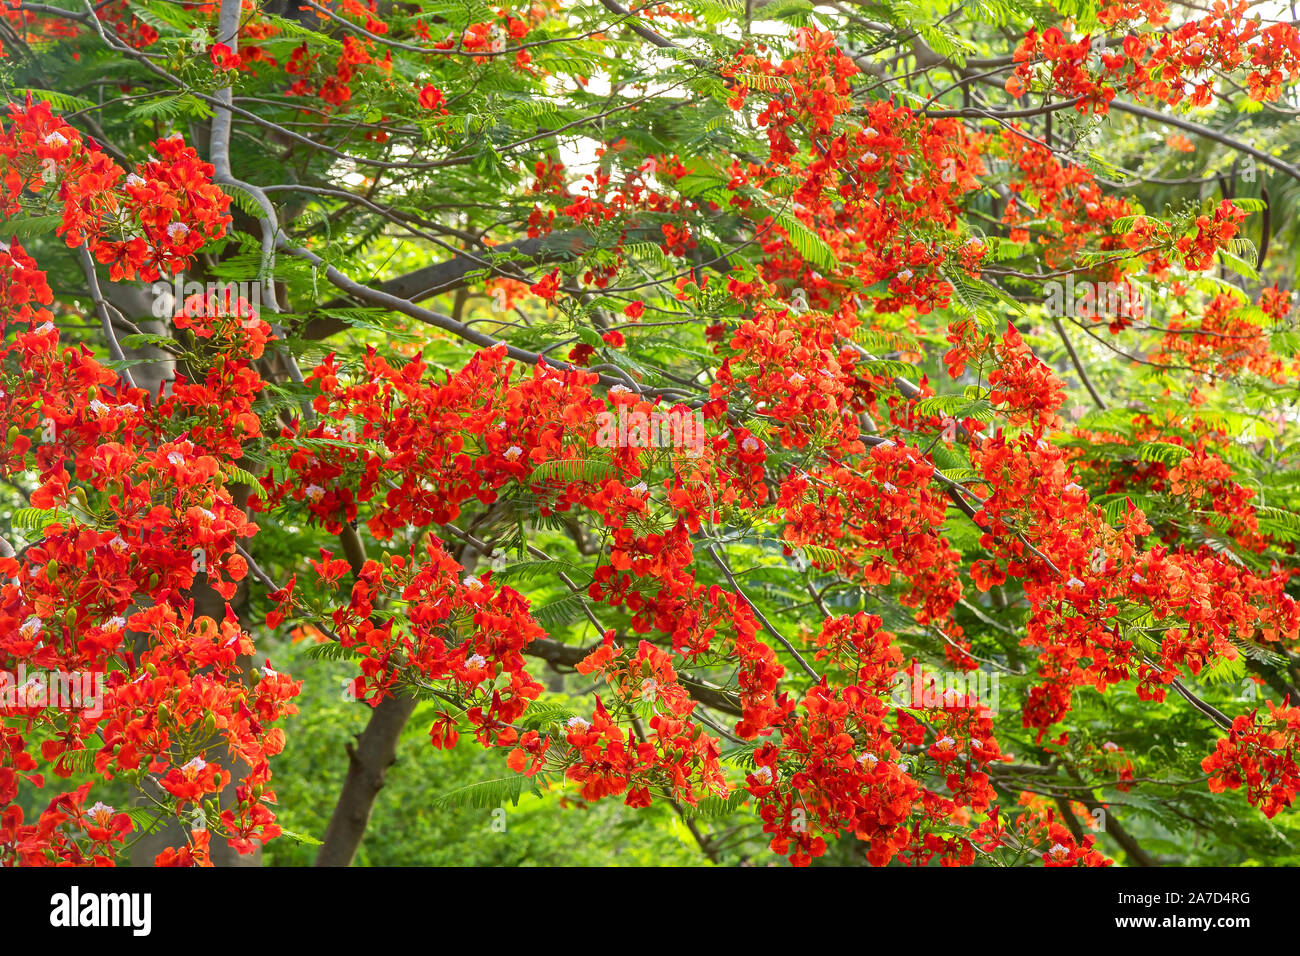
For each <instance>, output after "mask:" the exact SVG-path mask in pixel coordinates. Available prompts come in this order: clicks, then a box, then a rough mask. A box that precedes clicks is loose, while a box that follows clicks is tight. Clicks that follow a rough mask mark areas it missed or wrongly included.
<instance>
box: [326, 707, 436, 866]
mask: <svg viewBox="0 0 1300 956" xmlns="http://www.w3.org/2000/svg"><path fill="white" fill-rule="evenodd" d="M415 705H416V700H415V698H414V697H386V698H384V699H383V700H382V701H380V702H379V704H378V705H377V706H376V707H375V708H374V709H373V710H372V711H371V712H370V722H369V723H368V724H366V729H365V730H363V731H362V732H361V733H360V734H359V735H358V736H357V742H356V744H355V745H354V744H348V748H347V750H348V775H347V777H346V778H345V779H344V781H343V790H342V792H341V793H340V794H339V799H338V803H336V804H335V805H334V812H333V814H331V815H330V822H329V825H328V826H327V827H326V828H325V836H324V837H323V838H322V841H321V847H320V850H318V851H317V853H316V866H351V865H352V860H353V859H354V858H355V857H356V855H357V849H358V848H359V847H360V846H361V838H362V837H363V836H364V835H365V832H366V826H367V825H368V824H369V823H370V813H371V811H372V810H373V809H374V805H375V798H376V797H378V796H379V791H380V790H382V789H383V788H384V783H385V782H386V781H387V777H388V768H389V767H391V766H392V765H393V763H394V762H395V761H396V760H397V743H398V740H399V739H400V738H401V735H402V728H403V727H405V726H406V722H407V720H409V719H410V717H411V712H412V711H414V710H415Z"/></svg>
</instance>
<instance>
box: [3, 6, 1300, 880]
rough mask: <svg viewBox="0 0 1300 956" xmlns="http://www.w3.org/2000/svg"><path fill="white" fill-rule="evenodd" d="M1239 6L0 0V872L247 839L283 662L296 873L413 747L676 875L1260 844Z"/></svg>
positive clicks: (1276, 760)
mask: <svg viewBox="0 0 1300 956" xmlns="http://www.w3.org/2000/svg"><path fill="white" fill-rule="evenodd" d="M1275 15H1276V11H1273V10H1272V8H1270V7H1267V6H1261V7H1260V8H1259V9H1258V10H1254V11H1252V9H1251V8H1250V5H1249V4H1248V3H1246V2H1240V3H1236V4H1228V3H1225V2H1223V0H1215V3H1214V5H1213V8H1212V9H1207V8H1205V7H1202V6H1199V5H1194V4H1181V3H1169V4H1166V3H1165V2H1164V0H1141V2H1135V3H1127V2H1122V0H1119V2H1104V3H1101V4H1095V3H1092V2H1080V0H1064V2H1062V3H1060V4H1058V9H1057V10H1052V9H1049V8H1047V7H1041V6H1037V5H1030V4H1027V3H1023V2H1020V0H976V2H974V3H972V4H963V5H953V6H948V5H943V4H934V3H929V2H925V0H891V2H882V3H865V2H864V3H857V2H853V3H851V4H849V5H838V4H836V5H827V6H814V5H813V4H811V3H809V2H807V0H774V2H763V0H754V2H748V3H745V4H739V3H728V2H718V0H681V2H677V0H670V2H665V3H651V4H647V5H643V6H639V7H635V8H633V9H627V8H624V7H623V6H621V5H620V4H619V3H618V2H616V0H599V2H595V3H586V2H583V3H575V4H567V3H556V2H553V0H552V2H547V0H542V2H537V3H533V4H531V5H519V4H514V5H510V4H507V5H506V6H503V7H499V8H498V7H494V6H490V5H484V4H479V3H475V2H465V3H445V2H442V0H413V2H409V3H402V4H391V3H387V2H383V3H381V2H379V0H368V2H366V0H338V2H330V0H325V2H316V0H300V2H299V3H281V2H280V0H265V2H261V3H259V2H257V0H242V2H241V0H221V2H220V3H168V2H163V0H107V2H103V3H99V4H93V5H92V4H91V3H89V2H87V0H80V2H78V0H48V2H42V3H28V2H26V0H10V2H9V3H7V4H6V5H5V6H4V7H3V18H2V19H3V28H2V29H0V45H2V47H3V53H4V59H3V60H2V61H0V80H2V81H3V84H4V90H5V93H6V95H7V98H8V101H9V105H8V108H7V113H6V115H4V116H3V118H2V119H0V214H3V216H4V220H3V225H2V227H0V228H2V230H3V234H4V236H5V238H6V239H8V240H9V241H8V244H7V245H5V246H3V251H0V276H2V277H3V281H0V330H2V331H3V338H2V340H0V398H2V399H3V403H4V406H5V408H6V409H7V411H8V432H7V436H6V438H5V441H4V444H3V453H2V454H0V464H2V466H3V478H4V480H5V489H6V491H5V493H6V494H7V495H8V498H7V501H8V504H7V506H6V509H7V510H6V511H5V513H6V514H7V519H5V520H6V521H7V525H0V528H3V531H4V534H3V538H0V582H2V583H0V668H3V669H4V672H5V674H6V677H5V684H4V685H3V688H2V689H3V690H4V692H5V694H6V695H7V697H6V698H5V699H4V701H3V704H2V706H0V713H2V715H3V716H2V723H0V862H3V863H5V864H12V863H18V864H51V863H64V862H71V863H92V862H93V863H111V862H114V861H116V860H118V859H119V858H120V857H122V856H123V855H124V854H125V852H126V851H127V850H128V849H131V848H135V849H136V850H137V852H138V851H139V847H141V846H144V845H146V844H144V843H139V844H138V841H141V840H142V839H144V838H145V837H146V836H147V835H148V834H149V832H150V831H153V830H158V829H159V828H161V827H162V826H163V825H164V824H167V823H168V822H169V821H170V822H171V823H172V825H173V826H174V827H176V826H177V825H179V826H178V828H177V829H176V830H175V831H174V832H177V833H179V838H177V839H173V840H171V841H170V843H171V845H168V846H165V847H159V848H158V850H157V852H156V862H157V863H158V864H159V865H203V864H206V863H208V862H209V861H210V860H212V859H214V858H220V857H221V856H222V855H223V854H225V855H231V854H232V853H234V854H252V853H254V852H255V851H256V850H257V849H258V848H259V847H260V846H261V845H262V844H264V843H265V842H266V841H268V840H271V839H273V838H276V837H281V838H286V837H282V836H281V831H280V828H279V826H277V824H276V822H275V821H276V813H277V805H276V800H275V796H274V780H273V770H274V768H275V764H276V756H277V754H279V753H280V752H281V751H282V749H283V748H284V746H285V735H284V732H283V729H282V727H281V724H282V723H283V721H284V719H285V718H286V717H287V716H288V715H291V714H293V713H294V712H295V709H296V708H295V703H294V701H295V697H296V695H297V694H298V692H299V690H300V687H301V681H302V680H311V679H312V678H311V675H310V674H296V675H295V676H294V677H290V676H289V675H288V674H284V673H280V672H278V671H277V670H276V669H275V668H274V666H273V660H272V657H273V654H274V651H275V649H276V648H277V647H283V646H284V642H285V641H287V640H288V639H289V635H292V636H293V638H294V639H306V640H309V641H316V642H319V649H320V655H321V656H323V657H332V658H334V659H345V660H347V661H348V662H350V666H352V668H353V674H354V675H355V679H354V680H352V681H351V683H350V686H349V692H350V693H351V694H352V695H354V696H355V697H357V698H359V699H361V700H364V701H365V702H366V703H367V704H368V705H369V707H370V708H371V711H370V718H369V724H368V726H367V728H366V730H365V732H364V733H363V734H362V735H361V736H360V737H359V738H358V740H357V743H356V745H355V746H354V747H352V748H350V749H349V752H348V753H346V754H343V753H340V754H339V755H338V756H339V759H340V760H341V761H346V762H347V763H348V773H347V778H346V782H345V783H344V786H343V789H342V792H341V793H340V794H339V798H338V803H337V806H336V807H335V808H334V811H333V816H332V818H331V820H330V824H329V827H328V829H327V830H326V832H324V833H322V834H317V835H316V836H317V837H318V838H319V839H320V842H321V846H320V848H319V857H318V862H320V863H323V864H346V863H348V862H350V861H351V860H352V858H353V856H354V854H355V852H356V850H357V847H358V845H359V844H360V841H361V839H362V836H363V833H364V831H365V827H366V825H367V821H368V819H369V817H370V810H371V807H372V804H373V802H374V799H375V796H376V794H377V792H378V791H379V789H380V788H381V787H382V786H383V783H384V775H385V773H386V771H387V769H388V767H389V764H391V762H392V759H393V753H394V747H395V744H396V740H397V737H398V735H399V734H400V733H401V731H402V729H403V727H404V726H405V725H406V724H407V723H408V721H413V720H414V721H419V722H420V725H421V729H422V730H425V731H427V733H428V736H429V740H430V743H431V745H432V746H433V747H435V748H449V747H455V746H481V747H485V748H494V749H496V750H498V751H499V752H500V760H501V764H502V765H503V766H502V775H503V777H505V778H506V782H505V783H503V784H499V785H498V786H497V791H500V792H497V791H493V792H492V794H491V799H492V800H498V801H499V800H501V799H506V796H507V795H509V794H513V795H515V796H517V795H518V794H519V793H520V788H521V787H532V788H534V789H536V790H537V791H538V792H541V790H542V788H543V787H544V786H545V787H553V786H555V785H557V784H558V785H561V786H562V787H563V789H564V790H565V792H566V794H567V797H566V799H568V800H570V801H579V802H580V801H587V802H590V801H597V800H620V801H623V802H625V803H626V804H627V805H629V806H631V807H645V806H649V805H651V804H654V803H660V802H663V803H666V804H668V805H670V806H671V807H673V808H674V809H675V811H676V812H678V813H679V814H681V816H682V818H683V820H684V821H685V822H686V824H687V825H688V827H689V828H690V832H691V833H692V834H693V836H694V838H695V840H696V841H697V842H698V844H699V847H700V849H701V850H702V852H703V853H704V854H705V855H706V856H707V857H708V858H710V859H712V860H714V861H721V862H726V861H729V860H734V859H736V857H737V855H738V854H746V855H747V854H748V853H750V852H753V849H752V848H753V847H768V848H770V851H772V852H774V853H776V854H779V855H782V856H786V857H788V858H789V860H790V861H791V862H792V863H794V864H796V865H805V864H808V863H810V862H811V861H812V860H813V859H814V858H817V857H821V856H823V855H825V854H827V853H828V852H832V853H835V854H840V856H839V857H837V858H839V859H849V858H850V855H852V856H855V857H856V858H858V859H861V858H862V857H863V856H865V859H866V860H867V861H868V862H869V863H871V864H873V865H884V864H886V863H890V862H895V863H900V862H901V863H905V864H926V863H930V862H932V861H936V860H937V861H939V862H941V863H943V864H945V865H966V864H994V865H1009V864H1017V863H1018V864H1042V865H1048V866H1093V865H1107V864H1108V863H1110V862H1111V861H1112V860H1113V859H1118V860H1121V861H1122V862H1124V863H1126V864H1130V865H1134V864H1137V865H1146V864H1150V863H1152V862H1179V861H1181V860H1184V859H1186V855H1187V853H1188V852H1189V851H1188V849H1187V848H1188V847H1189V846H1191V845H1192V844H1194V843H1197V842H1199V841H1200V839H1201V838H1202V837H1209V838H1212V839H1213V838H1218V839H1220V840H1223V841H1227V844H1225V845H1228V848H1227V849H1223V850H1222V851H1220V852H1222V853H1225V854H1231V853H1232V852H1251V853H1255V854H1261V853H1262V854H1265V855H1268V854H1281V853H1283V852H1285V849H1284V848H1285V846H1286V844H1287V842H1288V839H1287V838H1286V836H1285V833H1286V832H1288V831H1287V828H1290V830H1289V833H1290V834H1291V837H1290V840H1291V842H1292V843H1294V835H1295V829H1294V824H1293V823H1292V822H1290V821H1289V820H1288V818H1287V816H1286V815H1285V814H1284V811H1286V810H1288V808H1290V807H1291V806H1292V804H1293V803H1294V800H1295V797H1296V791H1297V789H1298V788H1300V767H1298V766H1297V762H1296V758H1297V751H1298V750H1300V706H1298V705H1297V704H1296V701H1297V699H1300V692H1298V691H1297V689H1296V682H1297V677H1298V675H1300V669H1298V665H1300V657H1298V656H1297V637H1298V635H1300V611H1298V610H1297V607H1296V603H1295V600H1294V597H1293V596H1292V595H1293V592H1294V590H1295V586H1294V584H1293V583H1292V581H1291V578H1292V575H1293V574H1294V573H1295V571H1296V568H1297V563H1296V556H1295V542H1296V541H1297V540H1300V519H1297V518H1296V516H1295V514H1294V513H1293V507H1294V505H1295V504H1296V502H1297V500H1300V490H1298V489H1297V487H1296V482H1295V477H1296V475H1297V474H1300V462H1298V461H1297V452H1296V440H1297V437H1298V436H1297V430H1296V418H1295V413H1294V410H1293V406H1294V401H1295V399H1296V397H1297V395H1296V388H1295V379H1296V374H1297V371H1298V370H1300V361H1298V360H1297V357H1296V352H1297V349H1300V337H1298V336H1297V332H1296V330H1295V328H1294V324H1293V322H1294V314H1295V309H1294V307H1293V297H1292V295H1291V293H1290V291H1288V282H1289V280H1290V278H1291V276H1292V275H1293V273H1294V271H1295V265H1296V263H1295V260H1294V249H1295V248H1296V246H1295V244H1294V240H1295V238H1296V233H1297V231H1298V229H1300V226H1297V222H1296V219H1295V209H1296V204H1297V199H1300V187H1298V185H1297V184H1298V183H1300V169H1298V168H1297V167H1296V166H1295V165H1293V164H1292V162H1291V161H1290V160H1289V159H1288V158H1287V155H1288V151H1289V152H1290V154H1291V155H1292V156H1294V155H1295V152H1296V149H1297V143H1296V138H1295V130H1296V126H1295V123H1294V118H1293V117H1294V115H1295V111H1296V109H1297V108H1300V97H1297V94H1296V85H1295V84H1296V82H1297V79H1300V33H1298V32H1297V29H1296V25H1295V24H1294V23H1291V22H1288V21H1286V20H1278V19H1276V16H1275ZM1008 38H1011V39H1010V40H1008ZM575 673H576V675H577V676H566V675H573V674H575ZM10 675H13V679H10ZM24 675H26V679H25V680H24V679H21V678H23V677H24ZM73 675H89V676H90V677H91V678H92V679H91V680H89V682H87V683H85V684H84V685H77V686H79V687H83V688H85V687H89V688H94V689H96V693H94V694H93V695H90V696H93V698H94V700H93V701H91V700H90V699H89V698H88V697H87V695H86V694H83V695H82V697H81V699H79V700H78V699H75V698H76V697H77V695H76V694H73V695H72V697H73V698H74V699H73V700H71V701H70V700H68V699H64V696H65V695H62V694H60V693H56V691H60V690H62V689H66V687H63V686H60V681H62V684H63V685H71V684H72V683H73V681H72V679H71V678H72V676H73ZM579 688H585V690H579ZM564 690H567V691H569V693H566V694H559V692H560V691H564ZM123 788H125V791H126V792H128V793H129V794H131V795H132V797H131V800H130V801H129V803H123V802H122V800H121V799H120V798H116V797H115V798H114V799H117V801H118V803H119V804H121V805H118V806H114V805H110V803H111V801H110V800H107V799H106V796H112V794H114V793H122V792H123ZM1268 819H1271V820H1272V821H1273V823H1272V824H1271V825H1269V826H1267V827H1266V826H1265V825H1264V821H1265V820H1268ZM1225 834H1228V836H1225ZM1279 834H1281V836H1279ZM289 836H290V837H297V838H299V839H306V838H307V837H305V836H303V835H297V834H290V835H289ZM1243 841H1245V845H1244V849H1243V846H1242V844H1243ZM1232 842H1235V843H1236V844H1237V848H1236V849H1235V850H1234V849H1233V848H1232V847H1231V845H1230V844H1231V843H1232ZM738 848H739V849H738ZM1221 858H1223V859H1230V858H1231V857H1230V856H1225V857H1221ZM137 861H138V860H137Z"/></svg>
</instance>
